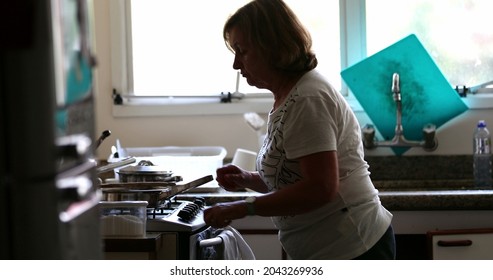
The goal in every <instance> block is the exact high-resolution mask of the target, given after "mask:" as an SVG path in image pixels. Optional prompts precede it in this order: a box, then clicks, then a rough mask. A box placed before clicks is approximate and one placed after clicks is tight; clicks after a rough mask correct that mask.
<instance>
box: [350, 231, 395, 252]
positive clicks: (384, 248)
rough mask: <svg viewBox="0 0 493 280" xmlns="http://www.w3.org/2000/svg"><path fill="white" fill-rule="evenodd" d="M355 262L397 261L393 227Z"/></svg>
mask: <svg viewBox="0 0 493 280" xmlns="http://www.w3.org/2000/svg"><path fill="white" fill-rule="evenodd" d="M354 259H355V260H395V236H394V229H393V228H392V225H390V226H389V228H388V229H387V231H386V232H385V233H384V234H383V236H382V237H381V238H380V240H378V242H377V243H376V244H375V245H373V247H371V248H370V250H368V251H366V252H365V253H364V254H362V255H360V256H359V257H356V258H354Z"/></svg>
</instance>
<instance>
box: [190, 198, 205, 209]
mask: <svg viewBox="0 0 493 280" xmlns="http://www.w3.org/2000/svg"><path fill="white" fill-rule="evenodd" d="M193 203H195V204H197V205H198V206H199V207H200V208H202V207H204V206H205V198H203V197H196V198H195V199H194V200H193Z"/></svg>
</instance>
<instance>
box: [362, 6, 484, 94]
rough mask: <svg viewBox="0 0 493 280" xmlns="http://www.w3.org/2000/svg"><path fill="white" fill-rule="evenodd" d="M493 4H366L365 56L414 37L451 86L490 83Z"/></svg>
mask: <svg viewBox="0 0 493 280" xmlns="http://www.w3.org/2000/svg"><path fill="white" fill-rule="evenodd" d="M492 11H493V2H492V1H489V0H434V1H429V0H399V1H395V0H366V21H367V23H366V28H367V48H368V56H370V55H372V54H374V53H376V52H378V51H380V50H382V49H384V48H386V47H388V46H390V45H392V44H393V43H395V42H397V41H399V40H400V39H402V38H404V37H406V36H408V35H409V34H412V33H413V34H416V36H417V37H418V38H419V40H420V41H421V42H422V43H423V45H424V47H425V48H426V50H427V51H428V52H429V53H430V55H431V56H432V57H433V59H434V61H435V63H437V65H438V67H439V68H440V70H441V71H442V72H443V74H444V75H445V77H446V78H447V79H448V80H449V82H450V83H451V85H452V86H455V85H467V86H475V85H478V84H482V83H485V82H487V81H491V80H493V30H492V26H493V17H492V16H491V12H492Z"/></svg>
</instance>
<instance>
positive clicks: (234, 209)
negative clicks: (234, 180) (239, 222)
mask: <svg viewBox="0 0 493 280" xmlns="http://www.w3.org/2000/svg"><path fill="white" fill-rule="evenodd" d="M246 215H247V206H246V203H245V202H244V201H235V202H228V203H218V204H216V205H214V206H212V207H210V208H207V209H205V210H204V221H205V223H206V224H207V225H209V226H211V227H215V228H222V227H225V226H227V225H229V224H230V223H231V221H232V220H236V219H241V218H243V217H245V216H246Z"/></svg>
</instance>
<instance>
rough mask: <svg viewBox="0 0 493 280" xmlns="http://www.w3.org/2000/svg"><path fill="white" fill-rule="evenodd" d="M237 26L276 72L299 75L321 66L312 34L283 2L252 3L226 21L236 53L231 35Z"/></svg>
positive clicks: (259, 0)
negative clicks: (314, 49)
mask: <svg viewBox="0 0 493 280" xmlns="http://www.w3.org/2000/svg"><path fill="white" fill-rule="evenodd" d="M235 27H236V28H238V29H239V30H240V31H241V32H242V33H243V34H244V35H245V36H246V38H247V39H248V40H249V43H251V44H252V46H253V47H254V48H258V50H259V51H260V53H261V54H263V56H264V58H265V59H267V61H268V62H269V63H270V64H271V65H272V66H273V67H274V68H275V69H278V70H280V71H284V72H291V73H299V72H306V71H309V70H312V69H313V68H315V67H316V66H317V64H318V61H317V58H316V56H315V54H314V52H313V51H312V38H311V36H310V33H309V32H308V31H307V30H306V28H305V27H304V26H303V25H302V24H301V22H300V21H299V19H298V17H297V16H296V14H295V13H294V12H293V11H292V10H291V8H289V7H288V6H287V5H286V4H285V3H284V2H283V1H282V0H254V1H251V2H250V3H248V4H246V5H245V6H243V7H241V8H240V9H238V10H237V11H236V12H235V13H234V14H233V15H232V16H231V17H230V18H229V19H228V20H227V21H226V23H225V24H224V28H223V38H224V41H225V43H226V46H227V47H228V48H229V49H230V50H231V51H233V52H234V50H233V47H232V46H231V45H230V42H229V33H230V31H231V30H232V29H233V28H235Z"/></svg>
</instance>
